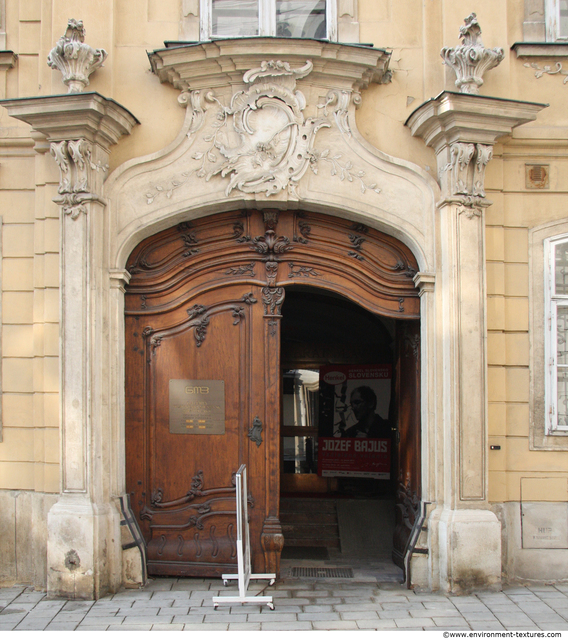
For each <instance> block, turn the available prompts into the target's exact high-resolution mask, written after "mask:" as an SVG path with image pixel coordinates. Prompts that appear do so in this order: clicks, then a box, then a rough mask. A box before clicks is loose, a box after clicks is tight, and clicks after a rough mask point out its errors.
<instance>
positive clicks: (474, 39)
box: [440, 13, 505, 94]
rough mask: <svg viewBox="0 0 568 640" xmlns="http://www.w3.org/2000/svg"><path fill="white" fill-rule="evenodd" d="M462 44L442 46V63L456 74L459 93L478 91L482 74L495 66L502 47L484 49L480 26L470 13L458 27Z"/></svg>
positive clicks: (501, 54)
mask: <svg viewBox="0 0 568 640" xmlns="http://www.w3.org/2000/svg"><path fill="white" fill-rule="evenodd" d="M460 38H461V39H462V44H461V45H459V46H457V47H455V48H454V47H444V48H443V49H442V51H441V52H440V55H441V56H442V58H443V60H444V64H447V65H448V66H449V67H451V68H452V69H453V70H454V71H455V72H456V76H457V80H456V87H457V88H458V89H459V91H460V93H473V94H478V93H479V87H480V86H481V85H482V84H483V74H484V73H485V72H486V71H488V70H489V69H493V67H496V66H497V65H498V64H499V63H500V62H501V60H503V58H504V56H505V54H504V52H503V49H501V48H499V49H486V48H485V47H484V46H483V42H481V27H480V26H479V22H478V21H477V16H476V15H475V13H472V14H471V15H469V16H468V17H467V18H466V19H465V26H463V27H460Z"/></svg>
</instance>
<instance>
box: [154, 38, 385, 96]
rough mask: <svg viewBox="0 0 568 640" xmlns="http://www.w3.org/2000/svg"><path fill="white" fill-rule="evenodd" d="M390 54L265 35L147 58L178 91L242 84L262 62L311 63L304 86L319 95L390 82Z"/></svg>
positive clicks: (166, 50)
mask: <svg viewBox="0 0 568 640" xmlns="http://www.w3.org/2000/svg"><path fill="white" fill-rule="evenodd" d="M390 56H391V52H390V51H388V50H387V49H375V48H373V47H367V46H361V45H346V44H338V43H333V42H322V41H319V40H305V39H295V38H270V37H266V38H244V39H243V38H240V39H229V40H216V41H214V42H200V43H196V44H185V45H183V44H179V45H176V46H173V47H167V48H164V49H157V50H156V51H154V52H153V53H150V54H149V59H150V64H151V66H152V71H153V72H154V73H155V74H156V75H157V76H158V77H159V78H160V81H161V82H168V83H170V84H171V85H172V86H173V87H174V88H176V89H180V90H181V91H195V90H212V89H213V90H214V89H217V90H218V89H220V88H222V87H227V86H233V85H237V84H241V83H242V78H243V74H244V73H245V72H246V71H248V70H249V69H255V68H257V67H260V66H261V64H262V63H263V62H265V61H270V60H281V61H284V60H285V61H286V62H287V63H288V64H290V66H291V67H292V68H297V67H303V66H304V65H305V64H306V61H307V60H310V61H311V62H312V64H313V71H312V72H311V73H310V74H309V76H308V78H309V83H310V84H313V85H316V86H318V87H319V91H320V95H321V91H322V89H323V90H325V91H329V90H331V89H339V90H343V91H361V90H362V89H365V88H366V87H367V86H368V85H369V84H370V83H377V84H384V83H387V82H390V79H391V73H390V71H389V68H388V66H389V61H390ZM303 84H306V81H304V83H303ZM302 90H304V91H305V87H304V86H302ZM324 95H325V94H324Z"/></svg>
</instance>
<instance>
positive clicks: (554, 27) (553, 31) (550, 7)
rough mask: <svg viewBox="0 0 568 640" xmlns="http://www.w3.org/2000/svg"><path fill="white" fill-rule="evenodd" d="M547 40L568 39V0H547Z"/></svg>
mask: <svg viewBox="0 0 568 640" xmlns="http://www.w3.org/2000/svg"><path fill="white" fill-rule="evenodd" d="M545 16H546V40H547V42H556V41H568V0H545Z"/></svg>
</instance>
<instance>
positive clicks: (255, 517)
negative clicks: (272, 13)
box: [126, 214, 281, 575]
mask: <svg viewBox="0 0 568 640" xmlns="http://www.w3.org/2000/svg"><path fill="white" fill-rule="evenodd" d="M234 218H235V216H234V214H233V216H232V219H231V218H227V217H225V218H224V219H223V218H220V219H219V218H217V219H216V220H215V223H214V224H209V225H202V226H201V227H199V226H198V225H196V227H195V230H194V229H193V228H192V229H190V228H189V227H188V226H187V225H181V226H179V227H177V228H174V229H170V230H168V231H167V232H163V233H161V234H158V236H154V237H153V238H151V239H149V241H147V242H145V243H142V244H141V245H139V247H138V248H137V250H136V251H135V252H134V253H133V254H132V256H131V264H130V265H129V270H130V272H131V273H132V279H131V282H130V285H129V287H128V291H127V295H126V335H127V340H126V343H127V358H126V447H127V451H126V456H127V487H128V491H129V493H130V497H131V504H132V508H133V511H134V513H135V516H136V517H137V519H138V521H139V523H140V526H141V529H142V532H143V535H144V537H145V540H146V543H147V556H148V570H149V573H152V574H160V575H219V574H220V573H222V572H226V571H228V570H229V571H231V570H232V571H234V565H235V564H236V561H237V555H236V544H235V542H236V530H235V486H234V473H235V472H236V470H237V469H238V468H239V466H240V464H242V463H243V462H244V463H246V464H247V468H248V477H249V496H248V499H249V516H250V532H251V544H252V548H253V559H254V560H253V562H254V565H255V566H254V569H255V571H261V572H262V571H264V570H265V569H266V570H272V571H274V570H277V568H278V567H277V566H275V563H277V558H278V553H279V550H280V547H281V540H280V538H279V535H280V533H281V531H280V529H279V525H278V521H277V501H276V500H274V499H273V500H272V501H271V499H270V495H277V490H278V488H277V486H276V487H272V485H271V478H275V479H276V481H277V475H276V474H277V470H278V466H277V464H276V467H275V469H272V461H273V460H278V451H277V449H276V450H275V451H273V449H274V448H275V447H276V448H277V447H278V437H277V434H276V437H275V436H274V434H273V433H272V432H273V431H274V430H275V429H276V432H277V429H278V397H279V393H280V388H279V377H278V375H274V376H271V375H270V371H275V372H278V371H279V362H278V358H279V348H278V340H279V333H278V330H279V325H278V320H279V313H278V312H279V309H280V302H279V295H278V294H279V291H278V290H277V288H274V289H271V288H267V287H263V286H260V285H258V284H254V283H251V282H250V279H251V273H254V272H253V268H254V267H253V268H250V262H249V263H248V264H247V263H245V264H244V265H242V264H241V265H235V263H234V261H233V260H231V262H230V264H228V263H227V262H226V260H227V258H226V256H224V253H223V249H226V245H230V246H234V245H235V230H234V225H235V219H234ZM237 227H238V225H237ZM224 245H225V246H224ZM236 246H237V247H238V246H239V245H238V244H236ZM189 265H191V267H190V266H189ZM247 278H248V280H249V281H248V282H247V281H246V280H247ZM216 411H224V420H223V419H221V420H217V422H215V423H214V421H213V420H212V417H211V415H210V414H211V412H216ZM178 414H179V415H178ZM218 417H219V416H216V418H218ZM176 420H177V422H176ZM180 420H181V423H180ZM209 423H211V424H209ZM211 425H213V426H211ZM211 428H213V430H214V431H215V430H216V432H214V433H210V429H211ZM269 494H270V495H269Z"/></svg>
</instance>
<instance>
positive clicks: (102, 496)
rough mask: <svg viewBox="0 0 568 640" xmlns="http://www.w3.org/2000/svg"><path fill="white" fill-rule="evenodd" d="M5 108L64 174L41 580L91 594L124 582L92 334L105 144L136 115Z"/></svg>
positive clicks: (104, 355)
mask: <svg viewBox="0 0 568 640" xmlns="http://www.w3.org/2000/svg"><path fill="white" fill-rule="evenodd" d="M1 104H2V105H3V106H4V107H6V109H7V110H8V113H9V115H10V116H13V117H15V118H17V119H19V120H22V121H24V122H26V123H28V124H29V125H31V126H32V128H33V132H32V134H33V135H35V136H36V137H37V133H36V132H39V134H42V135H43V136H44V137H45V140H46V143H47V144H49V149H50V153H51V155H52V156H53V158H54V159H55V161H56V162H57V165H58V167H59V171H60V182H59V187H58V190H57V191H58V193H57V196H56V197H55V198H54V201H55V202H56V203H58V204H59V205H60V206H61V226H60V237H61V245H60V251H61V255H60V261H61V281H60V296H61V306H60V309H61V317H60V327H61V338H60V372H61V382H60V384H61V387H60V420H61V424H60V428H61V493H60V496H59V500H58V502H57V503H56V504H55V505H54V506H53V507H52V509H51V510H50V512H49V515H48V553H47V555H48V557H47V573H48V575H47V586H48V593H49V595H51V596H63V597H70V598H78V599H94V598H97V597H99V596H100V595H102V594H103V593H105V592H106V591H109V590H114V589H116V588H117V587H118V586H119V585H120V583H121V579H122V578H121V576H122V568H121V549H120V539H121V538H120V518H121V516H120V513H119V512H118V510H117V509H116V506H115V504H114V502H113V498H114V497H116V493H117V492H119V491H123V487H124V482H123V481H122V482H121V481H120V477H121V476H118V477H116V476H117V473H113V470H111V469H109V468H108V460H109V458H110V456H109V455H108V453H107V450H108V448H109V447H110V446H112V442H113V441H114V438H116V433H114V431H113V428H114V429H116V424H115V420H116V416H112V415H111V413H110V409H109V406H110V405H111V402H110V400H111V389H110V387H109V381H108V375H105V374H104V372H105V371H108V360H109V353H108V350H109V348H110V345H109V344H108V340H107V341H104V340H102V341H101V340H95V339H94V337H93V336H94V335H95V332H94V331H93V327H97V326H98V327H107V333H106V335H107V337H108V324H109V322H108V317H107V315H108V311H107V302H108V301H107V300H106V298H105V294H104V291H105V290H106V289H107V288H108V282H104V283H103V282H102V278H103V275H102V274H103V273H105V272H107V273H108V266H107V263H106V261H107V260H108V257H107V256H106V246H105V243H104V237H105V236H104V225H105V216H106V211H105V209H106V203H105V200H104V197H103V182H104V179H105V177H106V175H107V172H108V158H109V151H110V147H111V145H113V144H116V143H117V142H118V140H119V138H120V137H121V136H122V135H124V134H129V133H130V131H131V129H132V127H133V126H134V124H136V122H137V121H136V119H135V118H134V116H132V114H130V113H129V112H128V111H127V110H126V109H124V108H123V107H121V106H120V105H118V104H117V103H116V102H114V101H112V100H108V99H106V98H104V97H103V96H101V95H99V94H97V93H82V94H68V95H65V96H47V97H38V98H22V99H16V100H5V101H2V103H1ZM99 335H100V332H99ZM113 425H114V427H113ZM114 471H116V470H114ZM109 478H111V481H110V482H109Z"/></svg>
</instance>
